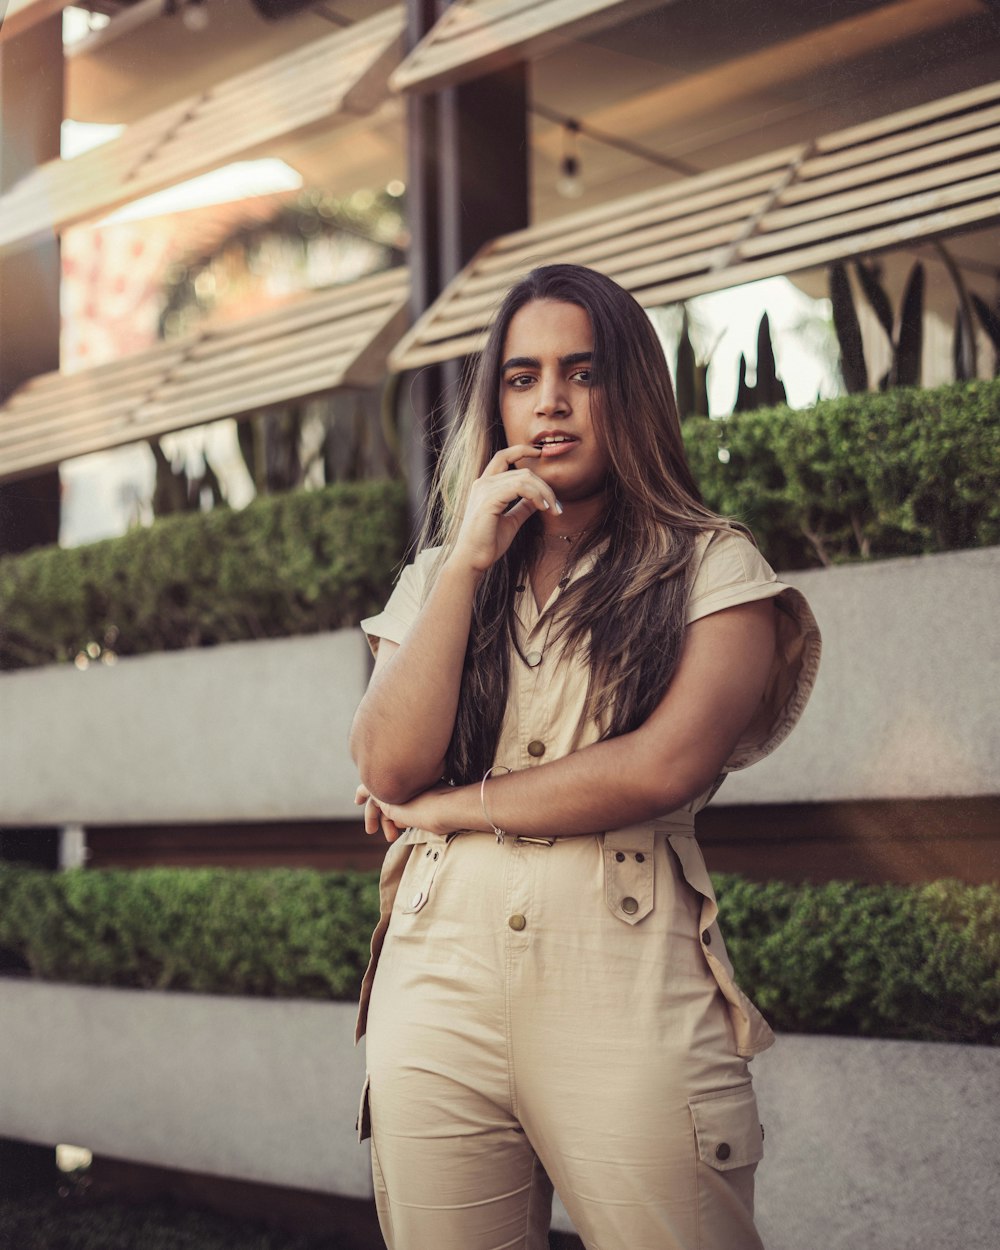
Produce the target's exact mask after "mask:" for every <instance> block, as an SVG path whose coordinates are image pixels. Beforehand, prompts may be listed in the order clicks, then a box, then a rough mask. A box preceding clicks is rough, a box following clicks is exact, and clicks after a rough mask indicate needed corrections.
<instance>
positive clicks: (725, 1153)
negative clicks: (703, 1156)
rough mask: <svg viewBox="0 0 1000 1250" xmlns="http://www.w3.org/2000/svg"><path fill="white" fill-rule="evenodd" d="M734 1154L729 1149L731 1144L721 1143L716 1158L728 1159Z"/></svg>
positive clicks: (716, 1151) (716, 1149) (717, 1147)
mask: <svg viewBox="0 0 1000 1250" xmlns="http://www.w3.org/2000/svg"><path fill="white" fill-rule="evenodd" d="M732 1153H733V1152H732V1150H731V1149H730V1148H729V1142H727V1141H720V1142H719V1144H718V1145H717V1146H716V1148H715V1157H716V1158H717V1159H728V1158H729V1156H730V1155H731V1154H732Z"/></svg>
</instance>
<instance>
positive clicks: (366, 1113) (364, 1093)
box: [354, 1072, 372, 1142]
mask: <svg viewBox="0 0 1000 1250" xmlns="http://www.w3.org/2000/svg"><path fill="white" fill-rule="evenodd" d="M370 1084H371V1077H370V1076H369V1075H368V1073H367V1072H366V1073H365V1083H364V1085H363V1086H362V1089H361V1102H360V1105H359V1106H358V1120H357V1123H356V1124H355V1126H354V1127H355V1129H356V1130H357V1134H358V1141H359V1142H363V1141H364V1140H365V1139H366V1138H368V1137H371V1135H372V1117H371V1111H370V1110H369V1086H370Z"/></svg>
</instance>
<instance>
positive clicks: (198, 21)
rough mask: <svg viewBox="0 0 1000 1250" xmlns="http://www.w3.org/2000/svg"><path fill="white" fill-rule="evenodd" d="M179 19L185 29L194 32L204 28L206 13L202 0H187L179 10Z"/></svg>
mask: <svg viewBox="0 0 1000 1250" xmlns="http://www.w3.org/2000/svg"><path fill="white" fill-rule="evenodd" d="M181 21H182V22H183V23H184V26H185V28H186V29H187V30H190V31H194V32H195V33H197V32H198V31H202V30H204V29H205V27H206V26H207V25H208V13H207V12H206V9H205V5H204V0H187V3H186V4H185V5H184V9H183V11H182V12H181Z"/></svg>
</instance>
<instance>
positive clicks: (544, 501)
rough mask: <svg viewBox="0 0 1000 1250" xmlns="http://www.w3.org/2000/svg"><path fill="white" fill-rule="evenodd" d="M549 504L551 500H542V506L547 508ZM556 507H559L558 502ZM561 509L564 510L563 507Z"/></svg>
mask: <svg viewBox="0 0 1000 1250" xmlns="http://www.w3.org/2000/svg"><path fill="white" fill-rule="evenodd" d="M548 506H549V501H548V500H547V499H543V500H542V507H543V508H545V509H548ZM556 507H557V508H559V505H558V504H556ZM559 511H560V512H561V511H562V508H559Z"/></svg>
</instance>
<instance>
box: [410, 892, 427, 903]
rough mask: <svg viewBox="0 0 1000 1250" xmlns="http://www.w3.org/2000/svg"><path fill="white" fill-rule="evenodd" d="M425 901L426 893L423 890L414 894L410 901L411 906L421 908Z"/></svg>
mask: <svg viewBox="0 0 1000 1250" xmlns="http://www.w3.org/2000/svg"><path fill="white" fill-rule="evenodd" d="M423 901H424V892H423V890H418V891H417V892H416V894H414V896H413V898H411V899H410V906H411V907H419V906H420V904H421V903H422V902H423Z"/></svg>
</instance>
